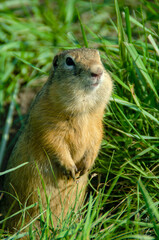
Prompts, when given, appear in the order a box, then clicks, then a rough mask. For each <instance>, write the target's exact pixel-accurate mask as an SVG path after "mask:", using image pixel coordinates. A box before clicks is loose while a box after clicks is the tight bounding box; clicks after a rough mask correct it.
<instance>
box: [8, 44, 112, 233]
mask: <svg viewBox="0 0 159 240" xmlns="http://www.w3.org/2000/svg"><path fill="white" fill-rule="evenodd" d="M111 92H112V80H111V78H110V76H109V74H108V73H107V72H106V71H105V69H104V67H103V64H102V62H101V59H100V55H99V52H98V51H97V50H95V49H86V48H80V49H72V50H66V51H63V52H61V53H59V54H58V55H56V56H55V58H54V60H53V70H52V71H51V74H50V77H49V79H48V81H47V82H46V83H45V85H44V86H43V88H42V89H41V91H40V92H39V93H38V95H37V96H36V98H35V100H34V101H33V104H32V105H31V108H30V111H29V114H28V118H27V121H26V124H25V127H24V129H23V130H22V132H21V134H20V136H19V139H18V141H17V143H16V145H15V147H14V150H13V152H12V154H11V157H10V159H9V162H8V166H7V168H8V169H10V168H12V167H16V166H18V165H20V164H22V163H24V162H28V164H27V165H25V166H24V167H21V168H19V169H17V170H15V171H13V172H10V173H8V174H6V176H5V181H4V190H5V191H6V192H9V193H11V194H12V195H13V196H15V198H17V199H18V200H19V202H18V201H17V200H15V203H14V204H13V206H12V207H13V208H12V211H11V213H15V212H17V211H19V209H21V208H23V207H24V206H25V205H26V206H29V205H31V204H33V203H38V200H39V197H38V192H37V189H39V190H40V195H41V200H42V203H43V206H44V208H45V206H46V195H45V191H44V187H43V186H42V181H43V182H44V184H45V190H46V194H47V196H48V197H49V196H51V199H50V208H51V211H52V216H53V221H54V224H55V226H56V225H57V224H58V223H59V221H60V220H59V219H62V218H61V215H62V216H63V218H64V217H65V215H66V213H67V211H68V209H69V208H70V207H73V206H74V204H75V202H78V204H77V203H76V209H77V208H78V207H79V206H80V204H81V201H82V199H83V196H84V194H85V188H86V185H87V177H88V171H89V169H90V168H91V167H92V166H93V163H94V161H95V158H96V156H97V154H98V151H99V148H100V144H101V140H102V135H103V126H102V119H103V113H104V109H105V106H106V104H107V103H108V101H109V98H110V95H111ZM42 179H43V180H42ZM77 193H80V196H77ZM78 197H79V199H78V201H75V199H76V198H78ZM4 199H5V206H6V211H7V210H8V209H9V207H10V206H11V205H12V203H13V200H14V197H11V196H10V195H8V194H5V196H4ZM62 209H64V210H63V211H62ZM38 214H39V207H38V204H37V206H35V207H33V208H30V209H29V210H28V211H27V212H26V213H25V223H28V222H29V221H30V220H31V219H32V218H33V217H36V216H38ZM21 218H22V215H21V214H19V215H16V216H15V217H14V218H12V219H10V220H8V221H7V226H8V227H9V228H10V229H12V228H16V229H18V228H19V227H20V224H21Z"/></svg>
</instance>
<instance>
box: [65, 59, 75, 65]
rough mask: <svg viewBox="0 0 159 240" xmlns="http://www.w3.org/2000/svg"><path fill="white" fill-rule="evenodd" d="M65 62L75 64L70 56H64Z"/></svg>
mask: <svg viewBox="0 0 159 240" xmlns="http://www.w3.org/2000/svg"><path fill="white" fill-rule="evenodd" d="M66 64H67V65H68V66H75V63H74V61H73V60H72V58H70V57H67V58H66Z"/></svg>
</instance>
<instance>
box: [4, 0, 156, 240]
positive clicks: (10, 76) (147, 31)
mask: <svg viewBox="0 0 159 240" xmlns="http://www.w3.org/2000/svg"><path fill="white" fill-rule="evenodd" d="M158 10H159V3H158V2H157V1H155V0H154V1H151V2H150V1H146V0H140V1H133V2H132V3H130V2H127V1H126V2H125V3H123V2H122V1H117V0H115V1H111V0H110V1H105V2H104V3H103V2H102V1H98V3H97V2H87V1H80V0H76V1H75V0H67V1H51V0H44V1H38V0H32V1H30V0H23V1H19V0H16V1H3V2H1V3H0V23H1V27H0V41H1V46H0V48H1V51H0V56H1V57H0V104H1V109H0V111H1V113H0V114H1V118H2V117H3V119H4V117H6V115H5V114H6V112H5V107H6V105H7V104H8V103H10V102H11V101H12V93H13V92H14V89H15V86H16V84H17V82H18V83H19V84H20V85H21V87H22V86H32V85H33V84H34V83H35V82H36V84H37V81H36V80H37V79H41V78H44V77H46V76H47V74H48V72H49V69H50V66H51V62H52V58H53V55H54V54H56V53H57V52H58V51H59V50H61V49H67V48H74V47H80V46H88V47H95V48H98V49H99V50H100V52H101V56H102V60H103V63H104V65H105V68H106V69H107V70H108V71H109V72H110V74H111V76H112V78H113V80H114V92H113V95H112V98H111V101H110V104H109V106H108V109H107V111H106V112H105V117H104V131H105V137H104V139H103V142H102V146H101V151H100V154H99V156H98V159H97V161H96V165H95V167H94V169H93V170H92V172H91V174H90V181H89V187H88V190H89V191H88V197H87V199H88V200H87V201H86V203H85V206H83V207H82V209H80V210H79V212H78V213H76V214H75V213H74V212H73V211H72V212H71V211H70V213H69V214H68V217H67V218H66V220H65V221H64V222H63V226H62V227H60V228H57V229H54V228H53V226H52V224H51V222H50V221H51V212H50V210H49V204H48V209H47V210H46V211H47V219H44V218H43V217H41V219H42V222H43V223H44V224H42V225H41V231H40V232H39V233H38V231H39V230H38V229H37V230H33V224H30V228H29V231H28V232H26V233H21V232H19V233H17V234H15V235H14V236H12V235H11V236H10V238H9V239H18V238H20V237H21V236H22V235H24V234H28V235H29V238H30V239H36V236H37V235H36V234H39V236H40V237H41V239H49V236H50V235H51V237H52V239H107V240H108V239H111V240H113V239H142V240H143V239H146V240H147V239H148V240H149V239H150V240H155V239H156V240H157V239H159V211H158V206H159V150H158V147H159V108H158V106H159V74H158V69H159V49H158V42H159V35H158V20H159V17H158ZM19 91H20V90H19ZM15 108H16V110H17V112H18V114H19V118H21V114H20V112H19V107H18V104H17V103H15ZM6 121H7V120H6ZM2 129H3V126H2V124H1V131H2ZM1 146H2V145H1ZM1 150H2V148H1ZM6 151H7V150H6ZM96 173H97V174H96ZM75 219H80V221H75ZM5 236H6V235H5V233H4V232H3V231H1V238H5ZM8 236H9V235H8ZM51 237H50V239H51Z"/></svg>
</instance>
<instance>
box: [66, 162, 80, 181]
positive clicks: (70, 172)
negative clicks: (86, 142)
mask: <svg viewBox="0 0 159 240" xmlns="http://www.w3.org/2000/svg"><path fill="white" fill-rule="evenodd" d="M77 172H78V169H77V167H76V165H75V164H72V165H71V164H70V165H67V166H64V171H63V173H64V175H65V176H67V178H68V179H69V178H70V177H72V178H73V180H75V179H76V173H77Z"/></svg>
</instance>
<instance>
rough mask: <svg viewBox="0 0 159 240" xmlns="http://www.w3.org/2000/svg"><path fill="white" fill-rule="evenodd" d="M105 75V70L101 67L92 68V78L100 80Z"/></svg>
mask: <svg viewBox="0 0 159 240" xmlns="http://www.w3.org/2000/svg"><path fill="white" fill-rule="evenodd" d="M102 74H103V69H102V68H101V67H99V66H96V65H94V66H92V68H91V76H92V77H96V78H100V77H101V76H102Z"/></svg>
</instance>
